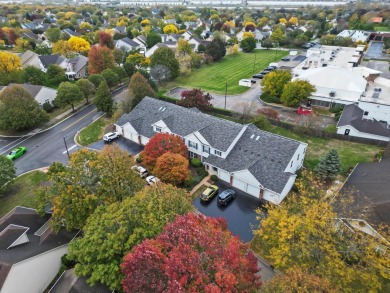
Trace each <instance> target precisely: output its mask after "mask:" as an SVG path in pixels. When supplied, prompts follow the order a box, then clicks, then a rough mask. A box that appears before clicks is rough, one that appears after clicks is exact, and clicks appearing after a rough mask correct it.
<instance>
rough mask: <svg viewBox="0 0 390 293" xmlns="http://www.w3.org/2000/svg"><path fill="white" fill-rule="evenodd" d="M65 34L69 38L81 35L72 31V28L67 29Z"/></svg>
mask: <svg viewBox="0 0 390 293" xmlns="http://www.w3.org/2000/svg"><path fill="white" fill-rule="evenodd" d="M62 31H63V32H64V33H65V34H67V35H68V36H69V37H80V36H81V34H80V33H78V32H75V31H73V30H71V29H70V28H66V29H64V30H62Z"/></svg>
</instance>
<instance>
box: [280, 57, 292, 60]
mask: <svg viewBox="0 0 390 293" xmlns="http://www.w3.org/2000/svg"><path fill="white" fill-rule="evenodd" d="M281 60H282V61H290V60H291V59H290V58H289V57H283V58H282V59H281Z"/></svg>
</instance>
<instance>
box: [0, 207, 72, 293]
mask: <svg viewBox="0 0 390 293" xmlns="http://www.w3.org/2000/svg"><path fill="white" fill-rule="evenodd" d="M50 217H51V215H50V214H45V215H44V216H43V217H41V216H39V215H38V213H37V211H36V210H34V209H30V208H25V207H19V206H18V207H15V208H14V209H13V210H12V211H11V212H9V213H8V214H7V215H6V216H4V217H3V218H2V219H0V292H1V293H19V292H20V293H21V292H28V293H41V292H43V291H44V290H45V289H46V288H47V287H48V286H49V284H50V283H51V282H52V280H53V279H54V277H55V276H56V275H57V273H58V271H59V269H60V267H61V257H62V256H63V255H64V254H66V253H67V252H68V246H69V242H70V241H71V240H72V239H74V237H75V236H76V235H77V233H78V232H68V231H65V230H61V231H60V232H59V233H58V234H55V233H54V232H53V230H52V229H51V227H50Z"/></svg>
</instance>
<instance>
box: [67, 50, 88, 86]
mask: <svg viewBox="0 0 390 293" xmlns="http://www.w3.org/2000/svg"><path fill="white" fill-rule="evenodd" d="M87 64H88V58H87V57H85V56H83V55H78V56H76V57H74V58H71V59H69V60H68V66H67V68H66V71H65V74H66V76H67V78H68V79H69V80H74V79H79V78H84V77H86V76H87Z"/></svg>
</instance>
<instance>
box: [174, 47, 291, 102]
mask: <svg viewBox="0 0 390 293" xmlns="http://www.w3.org/2000/svg"><path fill="white" fill-rule="evenodd" d="M286 55H288V51H280V50H255V51H254V52H253V53H242V52H240V53H239V54H238V55H228V56H225V57H224V58H222V60H220V61H218V62H216V63H212V64H208V65H203V66H202V67H201V68H198V69H194V70H193V71H192V73H191V74H190V76H186V77H183V76H181V77H178V78H177V79H176V80H175V83H176V84H179V85H181V86H185V87H191V88H201V89H203V90H205V91H210V92H213V93H221V94H223V93H225V86H226V82H227V93H228V94H229V95H233V94H240V93H243V92H245V91H247V90H248V88H247V87H243V86H240V85H238V82H239V80H240V79H243V78H250V77H251V76H252V75H253V73H259V72H260V71H261V70H263V69H264V68H265V67H267V66H268V65H269V63H271V62H275V60H280V59H281V58H282V57H284V56H286Z"/></svg>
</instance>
